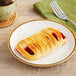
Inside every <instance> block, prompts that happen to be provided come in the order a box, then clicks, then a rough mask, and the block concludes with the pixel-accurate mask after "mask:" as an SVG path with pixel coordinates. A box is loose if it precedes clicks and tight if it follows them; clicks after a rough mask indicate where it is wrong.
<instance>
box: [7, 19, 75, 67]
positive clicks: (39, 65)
mask: <svg viewBox="0 0 76 76" xmlns="http://www.w3.org/2000/svg"><path fill="white" fill-rule="evenodd" d="M33 21H52V22H55V23H58V24H61V23H59V22H56V21H53V20H47V19H34V20H29V21H26V22H24V23H22V24H20V25H18V26H16V27H15V28H14V29H13V30H12V31H11V32H10V35H9V38H8V48H9V51H10V52H11V54H12V55H13V56H14V57H15V58H16V59H17V60H18V61H20V62H22V63H25V64H27V65H30V66H35V67H49V66H55V65H58V64H61V63H63V62H64V61H66V60H68V59H69V58H70V57H71V56H72V55H73V53H74V51H75V49H76V38H75V35H74V33H73V32H72V30H71V29H69V28H68V27H67V26H65V25H64V24H61V25H62V26H64V27H66V28H67V29H68V30H69V31H70V32H71V33H72V35H73V37H74V40H75V46H74V48H73V50H72V52H71V53H70V54H69V55H68V56H67V57H66V58H64V59H63V60H61V61H59V62H56V63H53V64H46V65H42V64H34V63H30V62H27V61H24V60H22V59H20V58H19V57H17V56H16V55H15V54H14V53H13V51H12V49H11V46H10V38H11V36H12V34H13V32H14V31H15V30H16V29H17V28H19V27H20V26H22V25H23V24H26V23H29V22H33Z"/></svg>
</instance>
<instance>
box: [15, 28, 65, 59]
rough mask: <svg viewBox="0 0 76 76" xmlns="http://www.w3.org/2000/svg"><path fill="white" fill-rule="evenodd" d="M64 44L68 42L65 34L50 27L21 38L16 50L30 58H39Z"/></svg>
mask: <svg viewBox="0 0 76 76" xmlns="http://www.w3.org/2000/svg"><path fill="white" fill-rule="evenodd" d="M64 44H66V37H65V36H64V34H63V33H61V32H60V31H59V30H57V29H54V28H51V27H48V28H45V29H43V30H41V31H40V32H38V33H35V34H33V35H32V36H30V37H28V38H26V39H23V40H21V41H20V42H19V43H18V44H17V46H16V51H18V52H19V53H20V54H21V55H22V56H24V57H25V58H26V59H28V60H37V59H40V58H42V57H45V56H47V55H49V54H50V53H52V52H53V51H55V50H56V49H58V48H59V47H62V46H63V45H64Z"/></svg>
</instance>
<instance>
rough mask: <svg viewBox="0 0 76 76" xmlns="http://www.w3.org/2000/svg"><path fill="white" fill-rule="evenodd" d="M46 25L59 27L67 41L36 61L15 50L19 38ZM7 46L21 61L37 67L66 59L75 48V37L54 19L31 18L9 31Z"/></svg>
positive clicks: (55, 63)
mask: <svg viewBox="0 0 76 76" xmlns="http://www.w3.org/2000/svg"><path fill="white" fill-rule="evenodd" d="M46 27H53V28H56V29H59V30H60V31H61V32H62V33H63V34H64V35H65V36H66V41H67V43H66V44H65V45H64V46H63V47H61V48H59V49H57V50H56V51H55V52H53V53H51V54H50V55H49V56H46V57H44V58H41V59H39V60H36V61H29V60H27V59H25V58H24V57H23V56H21V55H20V54H19V53H18V52H16V50H15V47H16V45H17V43H18V42H19V41H20V40H22V39H24V38H27V37H29V36H30V35H32V34H34V33H36V32H38V31H40V30H41V29H44V28H46ZM9 48H10V51H11V53H12V54H13V55H14V56H15V57H16V58H17V59H18V60H19V61H21V62H24V63H26V64H29V65H32V66H38V67H46V66H53V65H57V64H59V63H61V62H63V61H65V60H67V59H68V58H69V57H70V56H71V55H72V53H73V52H74V50H75V37H74V35H73V33H72V32H71V31H70V30H69V29H68V28H67V27H65V26H63V25H61V24H59V23H56V22H54V21H50V20H32V21H29V22H25V23H23V24H21V25H19V26H18V27H16V28H15V29H14V30H13V31H12V32H11V34H10V37H9Z"/></svg>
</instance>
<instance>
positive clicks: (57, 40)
mask: <svg viewBox="0 0 76 76" xmlns="http://www.w3.org/2000/svg"><path fill="white" fill-rule="evenodd" d="M52 35H53V36H54V37H55V38H56V40H57V41H58V37H57V35H56V34H55V33H52Z"/></svg>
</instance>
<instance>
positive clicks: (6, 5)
mask: <svg viewBox="0 0 76 76" xmlns="http://www.w3.org/2000/svg"><path fill="white" fill-rule="evenodd" d="M16 1H17V0H15V1H14V2H13V3H12V4H14V3H15V2H16ZM12 4H9V5H5V6H0V8H2V7H7V6H10V5H12Z"/></svg>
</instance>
